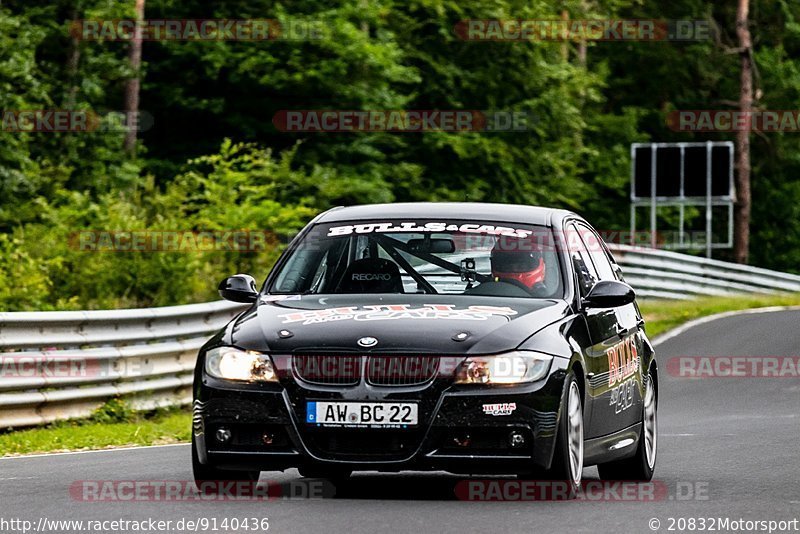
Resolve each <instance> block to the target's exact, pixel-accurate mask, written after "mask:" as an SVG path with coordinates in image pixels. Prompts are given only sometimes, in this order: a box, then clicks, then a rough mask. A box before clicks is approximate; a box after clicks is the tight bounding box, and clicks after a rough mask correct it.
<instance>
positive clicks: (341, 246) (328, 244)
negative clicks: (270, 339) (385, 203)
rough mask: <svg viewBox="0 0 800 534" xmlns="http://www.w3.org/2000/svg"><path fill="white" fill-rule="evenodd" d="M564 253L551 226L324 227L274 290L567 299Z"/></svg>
mask: <svg viewBox="0 0 800 534" xmlns="http://www.w3.org/2000/svg"><path fill="white" fill-rule="evenodd" d="M556 249H557V247H554V246H553V233H552V232H551V231H550V229H549V228H546V227H544V226H534V225H525V224H510V223H496V222H490V221H474V220H472V221H458V220H445V221H443V220H405V219H404V220H393V221H386V220H375V221H357V222H350V223H336V224H320V225H316V226H314V227H313V228H312V229H311V230H310V231H309V232H308V233H307V234H305V236H304V237H303V238H302V239H301V240H300V241H299V242H298V243H296V244H295V245H294V246H293V247H292V249H291V250H289V252H288V253H287V254H288V256H287V258H286V259H285V261H283V262H281V264H280V266H279V267H278V269H279V271H278V272H277V273H276V276H275V277H274V278H273V282H272V285H271V286H270V287H269V288H268V291H269V293H273V294H342V293H421V294H447V295H470V296H496V297H528V298H560V297H562V296H563V282H562V274H561V268H560V262H559V258H558V254H557V253H556Z"/></svg>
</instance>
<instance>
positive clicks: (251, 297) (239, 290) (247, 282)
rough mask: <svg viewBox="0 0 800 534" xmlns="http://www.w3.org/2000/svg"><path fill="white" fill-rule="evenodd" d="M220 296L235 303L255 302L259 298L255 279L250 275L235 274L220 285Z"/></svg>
mask: <svg viewBox="0 0 800 534" xmlns="http://www.w3.org/2000/svg"><path fill="white" fill-rule="evenodd" d="M217 289H218V290H219V295H220V296H221V297H222V298H224V299H225V300H230V301H233V302H255V301H256V299H257V298H258V290H257V289H256V281H255V278H253V277H252V276H250V275H249V274H235V275H233V276H229V277H228V278H226V279H225V280H223V281H222V282H220V283H219V286H218V287H217Z"/></svg>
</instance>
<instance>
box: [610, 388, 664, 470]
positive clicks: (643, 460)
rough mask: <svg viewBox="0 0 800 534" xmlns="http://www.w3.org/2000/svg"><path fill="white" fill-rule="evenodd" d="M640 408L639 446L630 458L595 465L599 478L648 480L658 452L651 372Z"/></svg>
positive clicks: (656, 405)
mask: <svg viewBox="0 0 800 534" xmlns="http://www.w3.org/2000/svg"><path fill="white" fill-rule="evenodd" d="M643 404H644V406H643V408H642V430H641V433H640V435H639V446H638V447H637V448H636V454H635V455H634V456H633V457H631V458H626V459H624V460H617V461H616V462H608V463H605V464H600V465H598V466H597V470H598V472H599V473H600V478H602V479H604V480H636V481H644V482H647V481H650V480H652V478H653V472H654V471H655V468H656V454H657V452H658V417H657V411H658V401H657V395H656V382H655V379H654V378H653V375H652V374H648V375H647V383H646V384H645V389H644V403H643Z"/></svg>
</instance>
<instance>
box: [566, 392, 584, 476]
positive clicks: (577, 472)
mask: <svg viewBox="0 0 800 534" xmlns="http://www.w3.org/2000/svg"><path fill="white" fill-rule="evenodd" d="M567 410H568V412H567V413H568V420H567V423H568V424H567V426H568V428H567V434H568V439H569V468H570V475H571V477H572V481H573V482H574V483H575V484H579V483H580V481H581V475H582V472H583V410H582V409H581V393H580V390H579V389H578V385H577V384H576V383H575V382H573V383H572V385H571V386H570V388H569V396H568V402H567Z"/></svg>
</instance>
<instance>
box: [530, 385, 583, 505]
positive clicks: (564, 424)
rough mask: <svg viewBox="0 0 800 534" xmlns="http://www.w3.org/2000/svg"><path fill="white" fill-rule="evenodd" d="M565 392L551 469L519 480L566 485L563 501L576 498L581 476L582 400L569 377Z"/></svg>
mask: <svg viewBox="0 0 800 534" xmlns="http://www.w3.org/2000/svg"><path fill="white" fill-rule="evenodd" d="M564 388H565V396H564V401H563V405H562V407H561V418H560V420H559V423H558V434H557V436H556V448H555V452H554V453H553V462H552V464H551V466H550V469H548V470H542V469H539V468H534V469H533V470H531V471H528V472H526V473H525V474H522V475H520V476H521V477H533V478H537V479H540V480H549V481H552V482H557V483H565V484H566V497H567V498H568V499H573V498H575V497H576V496H577V495H578V491H579V490H580V486H581V479H582V476H583V398H582V395H581V390H580V388H579V387H578V382H577V381H576V380H575V375H573V374H572V373H570V374H569V375H567V379H566V382H565V384H564ZM560 494H562V493H561V492H560V491H559V492H555V491H554V492H553V495H554V496H555V495H560Z"/></svg>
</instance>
